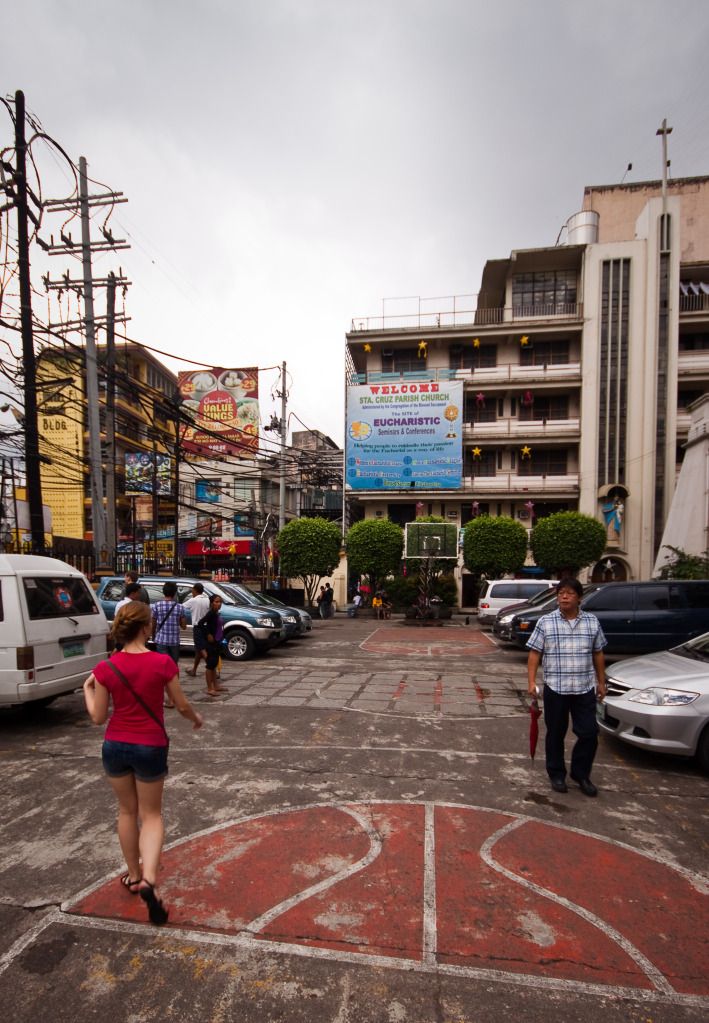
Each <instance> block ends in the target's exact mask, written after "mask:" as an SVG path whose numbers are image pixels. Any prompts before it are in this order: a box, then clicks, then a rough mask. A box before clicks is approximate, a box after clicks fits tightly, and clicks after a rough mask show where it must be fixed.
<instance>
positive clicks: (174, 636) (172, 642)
mask: <svg viewBox="0 0 709 1023" xmlns="http://www.w3.org/2000/svg"><path fill="white" fill-rule="evenodd" d="M181 617H182V607H181V606H180V604H179V603H178V602H177V601H176V600H159V601H158V602H157V604H153V621H154V622H155V627H156V631H155V642H156V643H164V644H165V646H177V644H178V643H179V642H180V618H181Z"/></svg>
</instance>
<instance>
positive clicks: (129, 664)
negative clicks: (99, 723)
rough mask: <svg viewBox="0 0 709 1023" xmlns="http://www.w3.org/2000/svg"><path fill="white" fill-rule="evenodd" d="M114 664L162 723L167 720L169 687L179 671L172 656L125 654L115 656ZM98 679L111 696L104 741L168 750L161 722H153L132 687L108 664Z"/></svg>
mask: <svg viewBox="0 0 709 1023" xmlns="http://www.w3.org/2000/svg"><path fill="white" fill-rule="evenodd" d="M111 660H112V661H113V662H114V664H115V665H116V667H117V668H120V670H121V671H122V672H123V674H124V675H125V677H126V678H127V679H128V681H129V682H130V684H131V685H132V687H133V689H134V690H135V691H136V693H138V694H139V695H140V697H141V699H142V700H144V701H145V703H146V705H147V706H148V707H150V709H151V710H152V712H153V714H155V716H156V717H157V719H158V721H162V720H163V698H164V695H165V686H166V685H167V684H168V682H171V681H172V680H173V678H175V676H176V675H178V674H179V669H178V667H177V665H176V664H175V662H174V661H173V659H172V657H169V656H168V654H158V653H154V652H153V651H152V650H148V651H146V653H144V654H127V653H125V652H124V651H123V650H121V651H119V652H118V653H115V654H112V655H111ZM94 677H95V678H96V679H97V681H98V682H100V683H101V685H102V686H105V688H106V689H108V691H109V693H110V694H111V701H112V703H113V713H112V714H111V717H110V720H109V722H108V726H107V728H106V734H105V736H104V738H106V739H112V740H113V741H114V742H133V743H136V744H139V745H141V746H166V745H167V739H166V738H165V733H164V732H163V730H162V728H160V726H159V725H158V723H157V721H153V719H152V718H151V717H150V715H149V714H148V713H147V711H146V710H145V708H144V707H142V706H141V704H139V703H138V701H137V700H136V698H135V697H134V696H133V694H132V693H131V691H130V689H129V688H128V686H127V685H126V684H125V682H123V680H122V679H120V678H119V677H118V675H116V673H115V672H114V671H113V669H112V668H110V667H109V665H108V662H107V661H100V662H99V663H98V664H97V665H96V667H95V668H94Z"/></svg>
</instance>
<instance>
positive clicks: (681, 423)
mask: <svg viewBox="0 0 709 1023" xmlns="http://www.w3.org/2000/svg"><path fill="white" fill-rule="evenodd" d="M691 423H692V413H691V412H685V411H684V409H677V436H678V437H683V438H686V437H687V434H688V433H689V427H690V425H691Z"/></svg>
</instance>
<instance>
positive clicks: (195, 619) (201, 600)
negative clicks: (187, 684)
mask: <svg viewBox="0 0 709 1023" xmlns="http://www.w3.org/2000/svg"><path fill="white" fill-rule="evenodd" d="M182 607H183V609H184V610H187V611H189V613H190V619H191V621H192V642H193V643H194V664H193V665H192V671H189V669H188V670H187V671H186V672H185V674H187V675H191V676H192V678H195V676H196V675H197V668H198V667H199V662H200V661H201V660H202V659H204V660H206V659H207V634H206V632H205V631H204V629H203V628H202V627H201V625H200V624H199V623H200V622H201V621H202V619H203V618H204V616H205V615H206V614H207V611H209V597H208V596H207V594H206V593H205V592H204V586H203V585H202V583H195V584H194V586H193V587H192V596H191V597H189V598H188V599H187V600H186V601H185V602H184V603H183V605H182Z"/></svg>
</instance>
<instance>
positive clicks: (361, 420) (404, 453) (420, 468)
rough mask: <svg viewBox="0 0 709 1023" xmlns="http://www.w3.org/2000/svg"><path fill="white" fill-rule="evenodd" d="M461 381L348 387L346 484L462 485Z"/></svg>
mask: <svg viewBox="0 0 709 1023" xmlns="http://www.w3.org/2000/svg"><path fill="white" fill-rule="evenodd" d="M462 432H463V383H462V381H460V380H457V381H453V382H451V383H446V382H442V381H430V382H429V381H417V382H416V383H413V382H412V383H406V382H405V381H403V380H402V381H400V382H397V383H396V384H362V385H359V386H356V387H348V389H347V437H346V445H347V484H348V486H349V487H350V488H351V489H353V490H403V489H407V488H414V487H415V488H418V489H419V490H443V489H446V490H450V489H455V488H460V487H461V485H462V470H463V460H462Z"/></svg>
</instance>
